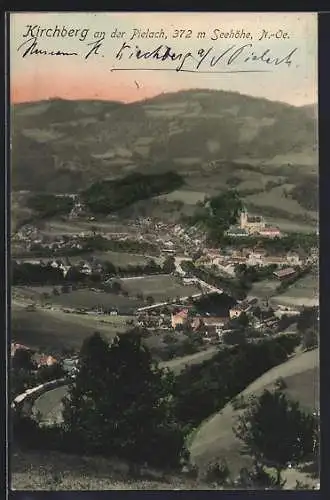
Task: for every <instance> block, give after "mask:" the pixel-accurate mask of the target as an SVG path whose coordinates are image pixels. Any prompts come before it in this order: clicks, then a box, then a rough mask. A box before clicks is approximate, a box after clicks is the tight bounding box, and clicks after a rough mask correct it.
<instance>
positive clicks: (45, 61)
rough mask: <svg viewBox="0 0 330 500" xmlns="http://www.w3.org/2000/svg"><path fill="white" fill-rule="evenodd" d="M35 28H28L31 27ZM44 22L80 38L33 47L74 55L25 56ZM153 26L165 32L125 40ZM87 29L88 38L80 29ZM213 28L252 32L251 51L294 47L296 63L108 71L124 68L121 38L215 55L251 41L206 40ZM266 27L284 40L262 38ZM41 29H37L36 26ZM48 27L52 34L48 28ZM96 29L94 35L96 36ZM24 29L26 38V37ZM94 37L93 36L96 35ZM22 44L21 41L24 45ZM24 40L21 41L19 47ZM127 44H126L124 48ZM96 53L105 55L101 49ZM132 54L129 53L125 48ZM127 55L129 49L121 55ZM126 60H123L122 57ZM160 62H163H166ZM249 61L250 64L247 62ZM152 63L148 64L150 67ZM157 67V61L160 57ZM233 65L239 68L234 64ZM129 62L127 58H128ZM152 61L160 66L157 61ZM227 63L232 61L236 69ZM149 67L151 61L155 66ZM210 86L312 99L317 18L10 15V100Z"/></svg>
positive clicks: (279, 53)
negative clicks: (179, 33) (94, 48)
mask: <svg viewBox="0 0 330 500" xmlns="http://www.w3.org/2000/svg"><path fill="white" fill-rule="evenodd" d="M29 25H31V26H34V27H35V31H33V32H31V31H30V32H29V31H28V26H29ZM38 26H39V27H40V29H41V28H55V27H56V26H58V27H59V28H60V30H61V29H62V28H63V27H64V28H65V29H67V30H70V29H76V30H80V31H78V32H77V34H78V36H77V37H71V38H69V37H68V36H67V37H46V36H44V35H43V36H38V37H37V38H36V43H37V48H38V49H40V50H45V51H51V50H53V51H54V50H55V51H57V50H60V51H67V52H77V54H78V56H50V55H41V54H38V55H35V54H31V53H28V54H27V55H26V56H25V57H22V56H23V54H24V52H25V51H26V50H27V49H28V46H29V45H31V43H32V42H33V39H32V41H30V39H31V35H32V36H34V35H35V34H36V30H37V28H38ZM147 28H149V30H150V31H158V30H160V29H161V28H162V29H163V30H164V33H166V34H167V36H168V38H167V40H161V39H159V40H157V39H141V38H139V39H138V38H135V39H134V40H133V41H130V40H129V39H130V37H131V34H132V33H133V30H134V29H136V30H141V31H145V30H147ZM84 29H86V30H87V29H88V33H87V37H86V38H85V40H81V39H80V38H84V37H83V36H81V30H84ZM116 29H117V33H118V32H125V35H124V36H123V37H122V38H117V37H115V36H111V35H112V34H114V32H115V30H116ZM176 29H181V30H186V31H185V32H184V35H186V34H188V33H189V32H188V31H187V30H191V38H189V39H184V38H182V39H178V38H176V39H173V34H175V30H176ZM214 29H217V30H218V32H217V33H218V34H219V33H220V31H221V32H224V33H227V32H230V30H231V29H232V30H233V31H234V32H235V31H236V30H240V31H242V30H243V31H244V32H245V33H248V32H250V33H251V36H252V37H253V39H252V43H253V50H254V51H255V53H257V54H258V55H259V54H262V52H263V51H264V50H266V49H269V50H270V54H271V55H272V56H273V57H278V58H281V57H284V56H285V55H287V54H288V53H289V52H290V51H291V50H292V49H293V48H297V50H296V53H295V54H294V64H292V66H291V67H290V68H289V67H288V66H287V65H285V64H281V65H271V66H270V67H271V69H272V71H269V72H263V73H242V72H241V73H230V74H228V73H227V74H225V73H222V74H219V73H213V74H210V73H207V74H206V73H201V72H198V73H183V72H174V71H141V70H139V71H115V72H112V71H110V70H111V68H113V67H114V66H116V67H120V65H122V67H123V66H124V64H125V62H123V61H116V59H115V54H116V53H117V52H118V51H119V49H120V47H121V46H122V44H123V43H127V44H129V45H130V46H131V47H135V46H136V45H138V47H139V48H141V49H142V50H149V51H150V50H153V49H155V48H156V47H157V46H158V45H159V44H166V45H169V46H171V47H172V49H173V50H174V51H176V52H178V51H179V52H184V53H185V52H187V51H191V52H194V53H196V52H197V51H198V49H200V48H203V49H205V50H207V49H209V48H211V47H212V50H213V51H214V52H213V54H219V53H221V52H222V51H224V50H226V49H227V48H229V47H230V46H233V45H235V47H236V48H237V47H240V46H242V45H244V44H246V43H251V40H244V39H234V40H233V39H228V38H227V39H224V38H223V39H217V40H211V39H210V36H211V34H212V33H213V30H214ZM263 30H266V31H267V32H268V33H274V34H275V33H276V34H277V36H281V34H282V33H287V34H288V35H287V36H288V38H286V39H281V38H275V37H273V38H272V39H269V40H265V39H264V40H261V41H259V40H258V39H259V37H260V35H261V33H262V32H263ZM200 31H204V32H205V33H206V38H205V39H203V40H201V39H198V37H197V33H198V32H200ZM100 32H104V33H105V39H104V42H103V43H102V47H101V48H99V50H98V52H99V54H97V55H96V54H92V55H91V56H90V57H89V58H88V60H85V59H84V56H85V55H86V54H87V52H88V51H89V50H90V49H91V46H90V45H88V44H90V43H95V42H97V40H98V38H97V37H98V35H97V33H100ZM39 33H40V31H39ZM48 33H50V32H48ZM95 33H96V35H95ZM24 35H27V36H24ZM95 37H96V38H95ZM23 43H25V45H23V46H21V45H22V44H23ZM20 46H21V47H20ZM125 50H126V49H125ZM100 52H101V53H102V54H101V55H100ZM128 53H130V52H127V54H128ZM125 57H126V54H125ZM124 59H125V58H124ZM132 61H134V57H133V59H129V60H126V63H129V67H130V68H131V67H134V68H142V67H143V68H146V67H150V64H153V62H151V63H150V61H138V62H132ZM161 64H162V67H165V66H166V64H167V65H169V64H170V63H166V64H163V63H161ZM248 64H250V63H248ZM148 65H149V66H148ZM157 65H158V66H159V67H160V63H159V62H158V61H157ZM235 65H236V66H235ZM126 66H127V64H126ZM158 66H157V67H158ZM233 66H235V68H236V69H238V70H242V69H244V68H247V69H251V68H252V66H248V65H245V66H244V68H243V65H242V64H241V63H238V62H235V64H234V65H233ZM233 66H232V67H233ZM266 66H267V69H269V66H268V65H265V64H264V63H258V64H257V63H254V64H253V68H254V69H256V68H258V69H259V68H261V67H263V68H264V67H266ZM152 67H154V65H153V66H152ZM192 88H209V89H217V90H227V91H235V92H240V93H242V94H247V95H252V96H256V97H263V98H267V99H270V100H273V101H282V102H287V103H289V104H293V105H296V106H301V105H305V104H310V103H316V102H317V16H316V14H313V13H288V12H285V13H260V14H259V13H239V12H237V13H221V12H216V13H180V12H174V13H169V12H167V13H159V12H157V13H142V12H141V13H137V12H134V13H100V12H98V13H94V14H93V13H76V12H75V13H68V12H65V13H47V12H45V13H35V12H26V13H13V14H11V16H10V94H11V101H12V102H27V101H38V100H43V99H49V98H54V97H60V98H63V99H104V100H120V101H123V102H133V101H137V100H141V99H145V98H148V97H152V96H154V95H158V94H161V93H163V92H165V93H166V92H175V91H178V90H183V89H192Z"/></svg>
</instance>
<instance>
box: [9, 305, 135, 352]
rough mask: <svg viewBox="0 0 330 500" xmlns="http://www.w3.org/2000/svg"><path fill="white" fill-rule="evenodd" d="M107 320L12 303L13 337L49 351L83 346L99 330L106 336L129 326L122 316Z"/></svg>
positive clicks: (111, 335)
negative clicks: (28, 309)
mask: <svg viewBox="0 0 330 500" xmlns="http://www.w3.org/2000/svg"><path fill="white" fill-rule="evenodd" d="M106 321H107V322H106V323H101V322H100V320H99V318H98V317H95V316H89V315H78V314H65V313H62V312H60V311H50V310H40V309H39V310H37V311H35V312H28V311H26V310H25V307H24V306H22V305H19V304H15V303H14V304H12V318H11V338H12V339H13V340H15V341H16V342H20V343H22V344H27V345H28V346H30V347H32V348H34V349H45V350H46V352H49V351H51V352H57V351H61V350H62V348H63V347H72V348H74V349H80V347H81V344H82V341H83V340H84V339H85V338H86V337H88V336H90V335H91V334H92V333H93V332H95V331H98V332H100V333H102V334H103V335H104V336H105V337H106V338H109V339H111V338H113V337H114V336H115V335H116V333H118V332H120V331H124V330H125V329H127V326H126V325H125V319H124V320H123V317H116V316H110V317H109V318H107V320H106Z"/></svg>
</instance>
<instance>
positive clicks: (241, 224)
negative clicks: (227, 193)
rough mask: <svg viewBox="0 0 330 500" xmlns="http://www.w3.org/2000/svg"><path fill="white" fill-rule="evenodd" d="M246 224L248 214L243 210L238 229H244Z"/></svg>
mask: <svg viewBox="0 0 330 500" xmlns="http://www.w3.org/2000/svg"><path fill="white" fill-rule="evenodd" d="M247 222H248V213H247V211H246V209H245V208H243V210H242V211H241V214H240V228H241V229H245V228H246V226H247Z"/></svg>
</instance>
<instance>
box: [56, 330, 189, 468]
mask: <svg viewBox="0 0 330 500" xmlns="http://www.w3.org/2000/svg"><path fill="white" fill-rule="evenodd" d="M172 388H173V377H172V375H171V374H170V373H169V372H165V371H163V370H160V369H159V368H158V367H157V366H155V365H154V364H153V362H152V358H151V354H150V352H149V350H148V349H147V348H146V347H145V346H144V345H143V344H142V342H141V337H140V335H139V334H138V332H136V331H135V330H132V331H130V332H127V333H126V334H125V335H122V336H120V337H117V338H116V339H115V340H114V342H113V343H112V345H108V344H107V342H106V341H105V340H103V339H102V337H101V336H100V335H99V334H94V335H93V336H92V337H90V338H89V339H87V340H86V341H85V342H84V344H83V347H82V349H81V353H80V358H79V365H78V373H77V377H76V379H75V380H74V381H73V382H72V385H71V387H70V390H69V395H68V397H67V398H66V400H65V402H64V413H63V416H64V425H65V429H66V432H67V435H68V438H69V439H70V441H69V442H70V443H71V448H72V449H73V450H74V451H76V452H77V451H84V452H88V453H100V454H103V455H112V456H118V457H123V458H129V459H130V460H132V461H133V462H136V463H141V462H145V461H146V462H147V463H150V464H154V465H165V464H166V465H169V466H171V465H176V464H177V463H178V460H179V456H180V450H181V449H182V446H183V443H184V435H183V433H182V431H181V429H180V428H179V426H178V425H177V424H176V422H175V419H174V414H173V410H172V403H171V393H172ZM155 450H157V453H155Z"/></svg>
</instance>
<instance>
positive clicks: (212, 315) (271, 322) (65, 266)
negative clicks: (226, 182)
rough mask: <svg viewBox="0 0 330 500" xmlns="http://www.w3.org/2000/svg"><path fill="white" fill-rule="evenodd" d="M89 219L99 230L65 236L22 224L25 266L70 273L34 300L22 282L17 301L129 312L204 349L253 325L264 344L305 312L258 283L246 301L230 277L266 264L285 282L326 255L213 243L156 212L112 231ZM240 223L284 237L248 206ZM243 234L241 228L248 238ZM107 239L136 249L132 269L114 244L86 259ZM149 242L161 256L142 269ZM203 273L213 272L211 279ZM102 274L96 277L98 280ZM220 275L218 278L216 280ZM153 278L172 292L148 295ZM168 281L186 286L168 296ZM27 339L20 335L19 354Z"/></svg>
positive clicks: (18, 260) (75, 310) (17, 248)
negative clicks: (140, 259)
mask: <svg viewBox="0 0 330 500" xmlns="http://www.w3.org/2000/svg"><path fill="white" fill-rule="evenodd" d="M91 224H94V226H92V225H91ZM89 225H90V230H89V231H86V230H85V231H80V232H79V233H71V234H64V235H56V234H49V232H48V233H47V231H43V229H42V228H39V229H38V228H37V227H35V226H32V225H26V226H24V227H22V228H21V229H20V230H19V231H18V232H17V233H16V234H15V235H14V236H13V239H12V245H13V248H14V251H13V260H14V262H15V265H16V266H22V265H26V264H30V265H32V266H36V267H39V268H42V269H46V268H47V269H49V268H51V269H54V270H57V271H58V272H60V273H61V276H63V283H62V284H59V285H58V286H54V287H53V289H51V288H50V290H48V291H47V293H40V295H39V296H37V297H32V296H31V297H30V298H29V299H28V300H27V296H26V294H25V293H23V294H22V290H23V291H25V290H24V288H26V287H24V286H23V287H22V286H20V287H19V286H14V287H13V300H14V301H16V302H17V301H18V302H19V301H21V303H23V304H25V309H26V311H28V312H30V313H31V314H33V312H35V311H36V310H39V309H43V310H50V311H53V312H54V311H55V312H56V311H58V312H61V313H64V314H72V315H89V316H95V317H97V318H98V320H99V321H100V322H104V323H106V319H102V318H107V317H109V316H111V317H115V316H116V317H121V316H122V317H123V318H125V324H126V325H127V327H129V328H134V327H136V328H139V329H140V330H141V331H143V332H144V336H148V335H149V336H150V337H151V336H155V335H156V336H157V335H158V336H159V335H160V334H161V335H163V336H164V335H167V343H171V340H169V339H170V336H171V335H172V336H174V339H172V340H173V342H174V343H175V342H176V340H175V335H176V336H179V335H182V334H184V335H185V336H186V337H187V338H189V337H191V338H193V339H194V343H195V344H194V346H193V347H190V349H191V350H203V349H206V348H207V346H208V345H210V344H212V345H213V344H217V345H221V344H223V343H225V344H227V343H229V344H230V343H235V339H236V338H237V335H236V334H235V332H237V331H240V330H242V329H243V328H244V329H245V332H247V334H246V340H247V341H252V342H255V341H257V340H258V339H262V338H264V337H265V336H269V335H276V334H277V333H278V332H279V331H283V329H287V328H289V329H290V325H291V324H292V323H293V322H294V319H295V318H297V316H298V315H299V313H300V311H301V307H297V306H293V307H292V306H284V305H281V304H276V303H273V302H272V300H271V296H268V295H266V296H258V294H253V290H252V291H250V292H249V293H248V294H247V295H246V297H245V299H244V300H236V299H233V298H232V297H231V294H230V288H229V290H228V289H227V288H226V287H222V286H221V285H218V284H217V283H218V282H219V283H220V284H221V280H222V279H223V280H224V282H225V283H230V282H231V280H232V281H234V280H235V279H237V277H238V275H239V273H240V272H241V270H242V268H244V270H246V269H254V270H257V271H256V272H259V271H258V270H262V269H264V270H269V273H268V276H267V277H268V278H269V279H271V280H272V283H273V284H274V286H275V287H276V286H277V287H278V286H279V284H281V283H283V282H285V281H286V280H289V279H291V280H292V278H294V277H295V276H297V275H299V273H304V272H305V271H306V270H307V271H308V270H310V269H311V268H315V267H316V266H317V262H318V252H317V249H316V248H312V249H311V251H310V252H309V253H306V252H301V251H295V250H291V251H289V252H286V253H283V252H282V253H279V252H278V251H277V252H274V253H273V254H271V252H269V251H266V250H265V249H262V248H260V247H257V248H255V247H249V245H248V243H247V244H246V245H243V246H240V247H238V248H236V247H235V246H231V247H230V246H226V247H223V248H209V247H208V246H207V245H206V243H205V240H204V239H203V235H202V234H200V232H199V231H198V230H197V229H196V228H191V227H184V226H183V225H180V224H167V223H165V222H161V221H154V220H152V219H150V218H138V219H136V220H134V221H130V222H129V223H128V224H125V226H121V225H120V224H119V223H118V221H117V220H116V219H115V217H113V220H112V221H111V223H110V224H109V223H108V227H107V230H102V229H100V228H98V227H97V222H96V221H93V223H91V222H90V223H89ZM111 225H112V228H113V231H111V228H110V226H111ZM109 229H110V230H109ZM235 231H245V232H246V234H256V233H258V234H260V235H262V236H264V237H265V238H274V237H277V238H279V237H280V235H279V234H278V230H277V229H276V228H269V227H268V226H267V224H266V222H265V221H264V219H263V218H262V217H259V216H250V215H249V214H248V213H247V211H246V210H244V211H242V213H241V215H240V217H239V221H238V224H237V227H233V228H231V229H230V230H229V231H228V233H230V234H235ZM276 231H277V232H276ZM241 237H242V234H241V233H239V234H238V238H241ZM97 238H99V239H101V240H102V241H103V242H105V245H104V248H107V242H110V243H111V244H112V245H114V243H115V244H117V245H119V246H118V251H119V252H120V249H123V251H126V252H127V255H128V262H127V266H126V269H125V266H121V267H120V268H117V269H116V270H114V271H112V273H109V263H108V262H107V259H109V260H110V259H111V257H108V254H107V251H106V250H104V252H102V253H101V254H100V253H98V252H97V251H96V252H90V253H89V255H88V257H85V255H86V250H85V249H86V242H88V243H89V244H90V243H91V241H92V242H93V241H94V240H95V239H97ZM121 245H122V246H121ZM110 248H112V247H110ZM115 248H116V247H115ZM144 248H147V249H148V250H149V252H150V254H151V255H149V260H148V263H147V265H146V266H145V267H144V266H135V267H134V265H131V264H130V263H129V255H130V252H132V249H133V250H134V251H135V252H136V253H138V252H139V251H140V252H141V253H143V251H144V250H143V249H144ZM139 249H140V250H139ZM109 254H111V252H109ZM22 255H24V257H23V256H22ZM43 255H47V257H44V256H43ZM49 255H53V257H52V258H50V257H49ZM98 255H99V256H98ZM148 266H149V267H148ZM147 268H148V269H147ZM73 270H74V271H75V272H78V273H80V276H85V277H86V280H87V281H85V282H78V283H74V284H72V282H70V278H69V277H70V276H72V272H73ZM200 272H202V273H204V274H203V276H202V277H201V275H200ZM209 276H211V277H212V279H211V280H210V279H208V277H209ZM66 277H68V278H69V280H68V282H66V281H65V280H66ZM92 277H93V282H91V281H90V280H91V278H92ZM214 279H216V280H218V281H217V282H216V283H215V282H214ZM157 280H158V282H157ZM166 280H167V281H166ZM152 282H153V283H154V284H155V285H153V286H154V287H155V289H157V288H159V287H160V288H162V287H163V288H164V294H165V295H164V296H163V297H160V296H159V297H158V296H157V294H153V293H152V291H150V293H148V284H150V283H152ZM158 283H159V286H158ZM166 283H167V284H166ZM276 283H277V284H276ZM130 286H131V289H130ZM132 286H133V288H132ZM134 286H135V288H134ZM167 286H170V288H171V287H172V288H173V287H174V288H173V290H174V289H175V287H177V293H174V294H173V293H171V294H170V293H169V296H167V297H166V291H165V290H166V287H167ZM136 287H137V288H136ZM180 287H181V288H180ZM185 287H186V288H185ZM185 289H186V290H187V292H185ZM151 290H152V288H151ZM171 290H172V289H171ZM79 291H80V292H81V294H80V296H79ZM188 292H189V293H188ZM82 293H84V294H85V295H86V293H88V294H89V295H88V300H87V303H86V301H85V303H84V300H82V302H81V303H80V300H79V297H82ZM58 297H60V298H58ZM61 297H62V298H63V300H61ZM214 297H218V298H219V297H220V300H219V303H220V305H219V306H216V307H215V308H214V307H209V305H208V303H211V302H212V300H213V298H214ZM223 297H226V298H228V297H229V298H230V300H229V302H228V300H227V301H226V300H225V303H226V305H223ZM70 298H71V299H72V300H70ZM120 298H121V299H123V301H125V299H126V302H123V301H121V299H120ZM205 299H206V300H205ZM208 299H210V300H208ZM118 300H119V303H118ZM201 302H203V305H202V306H200V303H201ZM283 318H284V321H283ZM292 318H293V319H292ZM283 325H284V326H285V328H284V326H283ZM196 339H197V341H196ZM17 345H18V343H17V342H15V341H14V340H13V343H12V355H13V353H15V350H16V349H17ZM15 346H16V347H15ZM20 348H25V349H28V348H29V347H28V346H21V347H20ZM74 359H75V358H65V357H64V358H63V357H62V358H61V362H63V366H66V367H68V370H69V371H71V370H72V369H74V366H75V363H74ZM58 361H59V360H58V355H57V357H55V356H54V355H53V353H51V352H48V353H47V354H45V353H41V354H38V355H37V359H36V362H37V365H38V366H43V365H46V366H51V365H53V364H55V363H57V362H58Z"/></svg>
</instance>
